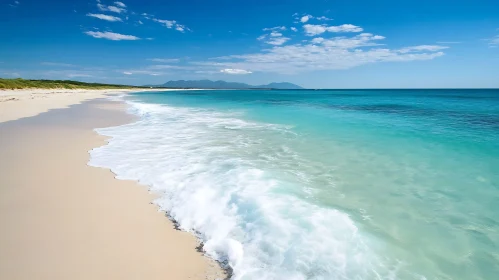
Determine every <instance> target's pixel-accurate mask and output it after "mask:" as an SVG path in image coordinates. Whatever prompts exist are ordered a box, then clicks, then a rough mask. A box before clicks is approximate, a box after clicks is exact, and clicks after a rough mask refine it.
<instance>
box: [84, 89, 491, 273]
mask: <svg viewBox="0 0 499 280" xmlns="http://www.w3.org/2000/svg"><path fill="white" fill-rule="evenodd" d="M126 100H127V102H128V103H129V104H130V105H131V108H130V111H131V112H132V113H134V114H137V115H138V116H140V120H139V121H137V122H135V123H131V124H128V125H124V126H119V127H111V128H103V129H98V132H99V133H101V134H103V135H107V136H111V137H112V139H111V140H110V142H109V144H108V145H107V146H104V147H101V148H98V149H94V150H93V151H91V160H90V164H91V165H94V166H102V167H109V168H111V169H112V170H113V172H115V173H116V174H117V176H118V178H122V179H134V180H138V181H140V182H141V183H142V184H146V185H149V186H150V187H151V189H152V190H153V191H155V192H158V193H160V194H161V195H160V198H158V199H157V200H156V203H157V204H158V205H159V206H160V207H161V209H163V210H165V211H167V212H168V213H169V215H170V216H171V217H172V218H173V219H175V220H176V221H178V222H179V224H180V227H181V228H182V229H184V230H187V231H191V232H193V233H195V234H197V235H198V236H199V238H200V239H201V240H202V241H203V242H204V249H205V251H206V252H207V254H208V255H210V256H211V257H213V258H215V259H217V260H219V261H222V262H225V263H226V264H227V265H229V266H231V268H232V269H233V271H234V275H233V279H494V278H495V277H496V276H497V275H499V218H498V213H499V91H498V90H347V91H327V90H324V91H304V90H299V91H255V90H241V91H228V90H224V91H216V90H213V91H212V90H206V91H178V92H172V91H169V92H161V93H151V92H149V93H137V94H133V95H130V96H127V97H126Z"/></svg>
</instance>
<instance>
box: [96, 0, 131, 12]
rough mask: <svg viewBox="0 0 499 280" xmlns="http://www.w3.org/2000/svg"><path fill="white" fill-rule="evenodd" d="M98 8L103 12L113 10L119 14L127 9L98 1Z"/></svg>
mask: <svg viewBox="0 0 499 280" xmlns="http://www.w3.org/2000/svg"><path fill="white" fill-rule="evenodd" d="M97 8H99V10H101V11H103V12H113V13H118V14H121V13H123V12H125V11H126V10H125V9H123V8H120V7H116V6H106V5H102V4H101V3H100V2H99V3H97Z"/></svg>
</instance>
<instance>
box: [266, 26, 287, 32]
mask: <svg viewBox="0 0 499 280" xmlns="http://www.w3.org/2000/svg"><path fill="white" fill-rule="evenodd" d="M276 30H282V31H285V30H286V26H276V27H271V28H264V29H263V31H276Z"/></svg>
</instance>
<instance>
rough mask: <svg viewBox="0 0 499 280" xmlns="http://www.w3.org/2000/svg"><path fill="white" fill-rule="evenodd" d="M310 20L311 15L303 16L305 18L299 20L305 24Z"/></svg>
mask: <svg viewBox="0 0 499 280" xmlns="http://www.w3.org/2000/svg"><path fill="white" fill-rule="evenodd" d="M311 18H313V16H311V15H305V16H302V17H301V18H300V21H301V22H302V23H305V22H307V21H309V20H310V19H311Z"/></svg>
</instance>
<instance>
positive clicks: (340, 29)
mask: <svg viewBox="0 0 499 280" xmlns="http://www.w3.org/2000/svg"><path fill="white" fill-rule="evenodd" d="M303 29H305V34H306V35H308V36H316V35H320V34H322V33H324V32H334V33H348V32H362V31H363V29H362V28H361V27H359V26H356V25H353V24H342V25H338V26H327V25H315V24H305V25H304V26H303Z"/></svg>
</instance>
